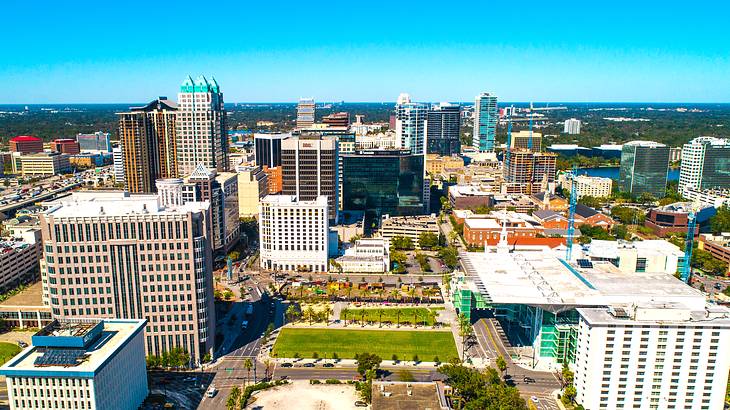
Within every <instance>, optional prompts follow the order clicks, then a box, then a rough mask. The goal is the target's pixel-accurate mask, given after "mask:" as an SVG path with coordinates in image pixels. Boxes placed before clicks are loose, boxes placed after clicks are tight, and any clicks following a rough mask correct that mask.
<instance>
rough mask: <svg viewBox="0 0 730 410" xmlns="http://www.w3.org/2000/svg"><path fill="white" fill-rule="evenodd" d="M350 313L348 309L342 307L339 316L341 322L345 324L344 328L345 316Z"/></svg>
mask: <svg viewBox="0 0 730 410" xmlns="http://www.w3.org/2000/svg"><path fill="white" fill-rule="evenodd" d="M348 313H350V309H348V308H346V307H344V308H342V309H341V310H340V316H342V320H343V321H344V322H345V326H347V314H348Z"/></svg>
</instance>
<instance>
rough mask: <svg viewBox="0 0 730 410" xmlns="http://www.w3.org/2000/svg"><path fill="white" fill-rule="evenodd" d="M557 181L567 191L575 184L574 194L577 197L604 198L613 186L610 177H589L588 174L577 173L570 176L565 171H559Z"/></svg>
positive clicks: (608, 194)
mask: <svg viewBox="0 0 730 410" xmlns="http://www.w3.org/2000/svg"><path fill="white" fill-rule="evenodd" d="M558 183H559V184H560V185H561V186H562V187H563V188H565V189H567V190H568V191H570V190H571V187H572V185H573V184H575V194H576V196H577V197H578V199H580V198H582V197H584V196H592V197H594V198H606V197H609V196H611V189H612V188H613V180H612V179H611V178H602V177H589V176H588V175H578V176H577V177H575V178H571V177H570V174H567V173H561V174H560V175H559V176H558Z"/></svg>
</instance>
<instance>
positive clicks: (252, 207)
mask: <svg viewBox="0 0 730 410" xmlns="http://www.w3.org/2000/svg"><path fill="white" fill-rule="evenodd" d="M236 173H237V174H238V214H239V215H240V216H242V217H243V216H255V215H258V214H259V201H260V200H261V199H262V198H263V197H265V196H266V195H268V192H269V186H268V183H269V182H268V178H267V176H266V172H264V171H263V170H262V169H261V167H258V166H253V167H252V166H247V165H238V166H237V167H236Z"/></svg>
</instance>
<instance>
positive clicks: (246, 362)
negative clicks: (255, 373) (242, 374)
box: [243, 357, 253, 383]
mask: <svg viewBox="0 0 730 410" xmlns="http://www.w3.org/2000/svg"><path fill="white" fill-rule="evenodd" d="M243 367H244V368H245V369H246V380H245V382H246V383H248V379H249V378H250V377H251V369H253V362H252V361H251V358H250V357H247V358H246V360H244V361H243Z"/></svg>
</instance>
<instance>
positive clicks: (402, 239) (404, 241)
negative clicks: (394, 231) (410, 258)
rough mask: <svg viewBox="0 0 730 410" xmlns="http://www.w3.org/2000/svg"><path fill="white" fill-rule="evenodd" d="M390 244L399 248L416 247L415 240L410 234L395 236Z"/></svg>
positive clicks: (408, 248) (409, 248)
mask: <svg viewBox="0 0 730 410" xmlns="http://www.w3.org/2000/svg"><path fill="white" fill-rule="evenodd" d="M390 245H391V246H392V247H393V248H395V249H397V250H411V249H413V248H414V246H413V240H412V239H411V238H410V237H408V236H394V237H393V239H391V240H390ZM391 253H392V252H391Z"/></svg>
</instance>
